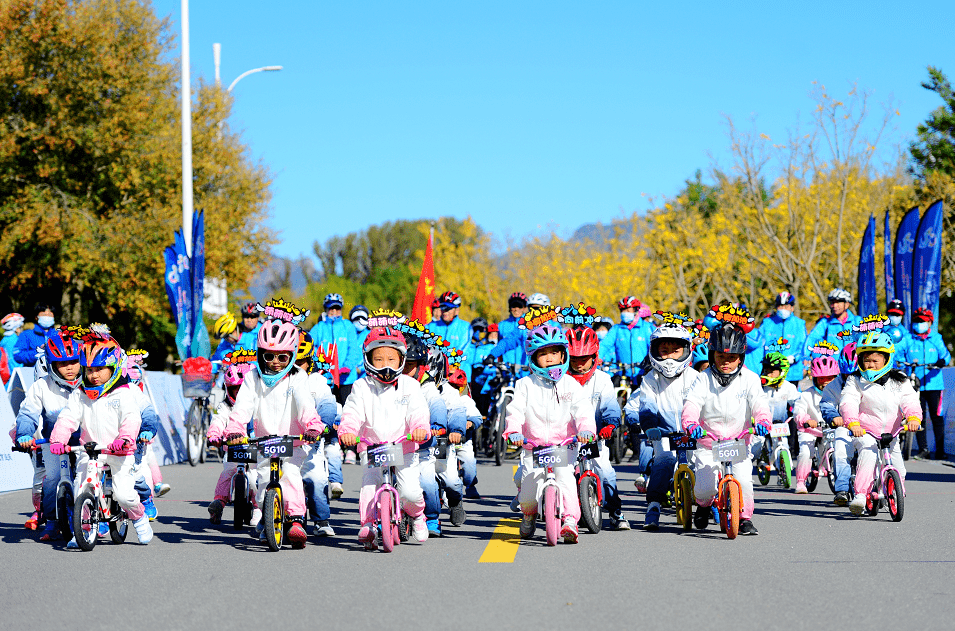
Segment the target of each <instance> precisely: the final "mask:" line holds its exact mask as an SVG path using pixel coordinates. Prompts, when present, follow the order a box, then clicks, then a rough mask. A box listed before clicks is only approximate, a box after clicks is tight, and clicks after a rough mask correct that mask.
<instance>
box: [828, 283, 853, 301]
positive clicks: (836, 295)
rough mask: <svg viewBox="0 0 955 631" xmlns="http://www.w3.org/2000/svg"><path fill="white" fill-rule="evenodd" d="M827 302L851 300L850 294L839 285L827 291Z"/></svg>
mask: <svg viewBox="0 0 955 631" xmlns="http://www.w3.org/2000/svg"><path fill="white" fill-rule="evenodd" d="M829 302H830V303H833V302H852V294H850V293H849V292H848V291H846V290H845V289H842V288H841V287H836V288H835V289H833V290H832V291H830V292H829Z"/></svg>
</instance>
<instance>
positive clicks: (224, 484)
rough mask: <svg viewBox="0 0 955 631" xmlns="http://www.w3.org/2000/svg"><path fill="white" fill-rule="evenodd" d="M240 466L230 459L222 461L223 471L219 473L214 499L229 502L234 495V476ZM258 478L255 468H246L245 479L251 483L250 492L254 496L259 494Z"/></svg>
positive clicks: (224, 502)
mask: <svg viewBox="0 0 955 631" xmlns="http://www.w3.org/2000/svg"><path fill="white" fill-rule="evenodd" d="M238 466H239V463H237V462H229V461H228V460H226V461H225V462H223V463H222V473H220V474H219V480H218V481H217V482H216V491H215V496H214V497H213V499H216V500H219V501H221V502H222V503H223V504H228V503H229V498H230V497H231V496H232V476H233V475H235V470H236V469H237V468H238ZM246 466H248V465H246ZM256 478H258V476H257V475H256V474H255V469H248V468H247V469H246V470H245V479H246V482H247V483H248V485H249V489H250V493H251V494H252V495H253V496H255V495H257V493H256Z"/></svg>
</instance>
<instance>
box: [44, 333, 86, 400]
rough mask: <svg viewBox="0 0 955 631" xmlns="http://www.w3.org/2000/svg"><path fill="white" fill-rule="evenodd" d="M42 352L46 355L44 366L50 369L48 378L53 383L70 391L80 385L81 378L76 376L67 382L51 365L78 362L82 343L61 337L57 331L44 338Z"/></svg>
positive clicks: (81, 353) (81, 352)
mask: <svg viewBox="0 0 955 631" xmlns="http://www.w3.org/2000/svg"><path fill="white" fill-rule="evenodd" d="M43 350H44V353H45V355H46V365H47V366H48V367H49V369H50V376H51V377H52V378H53V381H55V382H56V383H57V384H59V385H60V386H63V387H64V388H69V389H70V390H72V389H73V388H75V387H76V386H78V385H80V379H82V377H81V376H79V375H77V377H76V379H73V380H71V381H67V380H66V379H64V378H63V377H62V376H60V372H59V371H58V370H57V369H56V366H54V365H53V364H54V362H73V361H79V360H80V357H81V356H82V355H83V343H82V342H80V341H79V340H77V339H73V338H72V337H70V336H67V337H63V336H62V335H60V333H59V331H57V332H56V333H53V334H51V335H50V336H49V337H47V338H46V343H45V344H44V345H43Z"/></svg>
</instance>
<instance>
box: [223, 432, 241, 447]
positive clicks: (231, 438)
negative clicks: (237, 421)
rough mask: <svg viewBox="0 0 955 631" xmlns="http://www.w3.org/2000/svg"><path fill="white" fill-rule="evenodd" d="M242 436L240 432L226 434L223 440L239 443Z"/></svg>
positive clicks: (234, 443) (232, 443)
mask: <svg viewBox="0 0 955 631" xmlns="http://www.w3.org/2000/svg"><path fill="white" fill-rule="evenodd" d="M243 438H245V436H243V435H242V434H226V437H225V441H226V442H227V443H229V444H230V445H241V444H242V439H243Z"/></svg>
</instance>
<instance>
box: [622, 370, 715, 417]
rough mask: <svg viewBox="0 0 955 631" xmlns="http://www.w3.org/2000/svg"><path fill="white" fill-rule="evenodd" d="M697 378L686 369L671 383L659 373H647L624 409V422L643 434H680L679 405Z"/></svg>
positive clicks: (696, 373)
mask: <svg viewBox="0 0 955 631" xmlns="http://www.w3.org/2000/svg"><path fill="white" fill-rule="evenodd" d="M699 376H700V373H698V372H697V371H696V370H694V369H693V368H689V367H688V368H687V369H686V370H684V371H683V372H682V373H680V374H679V375H677V376H676V377H674V378H673V379H667V378H666V377H664V376H663V375H662V374H661V373H660V372H659V371H656V370H654V371H651V372H650V374H648V375H646V376H645V377H644V378H643V383H641V384H640V390H638V391H637V393H636V395H635V396H631V397H630V399H629V400H628V401H627V405H626V406H625V407H624V413H625V414H626V417H627V421H628V422H629V423H634V422H639V423H640V426H641V427H642V428H643V430H644V431H646V430H647V429H649V428H651V427H660V428H661V429H668V430H670V431H671V432H678V431H681V427H680V416H681V415H682V414H683V403H684V402H685V401H686V398H687V396H689V394H690V389H691V388H692V387H693V384H694V383H695V382H696V379H697V377H699ZM661 421H662V423H661Z"/></svg>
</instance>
